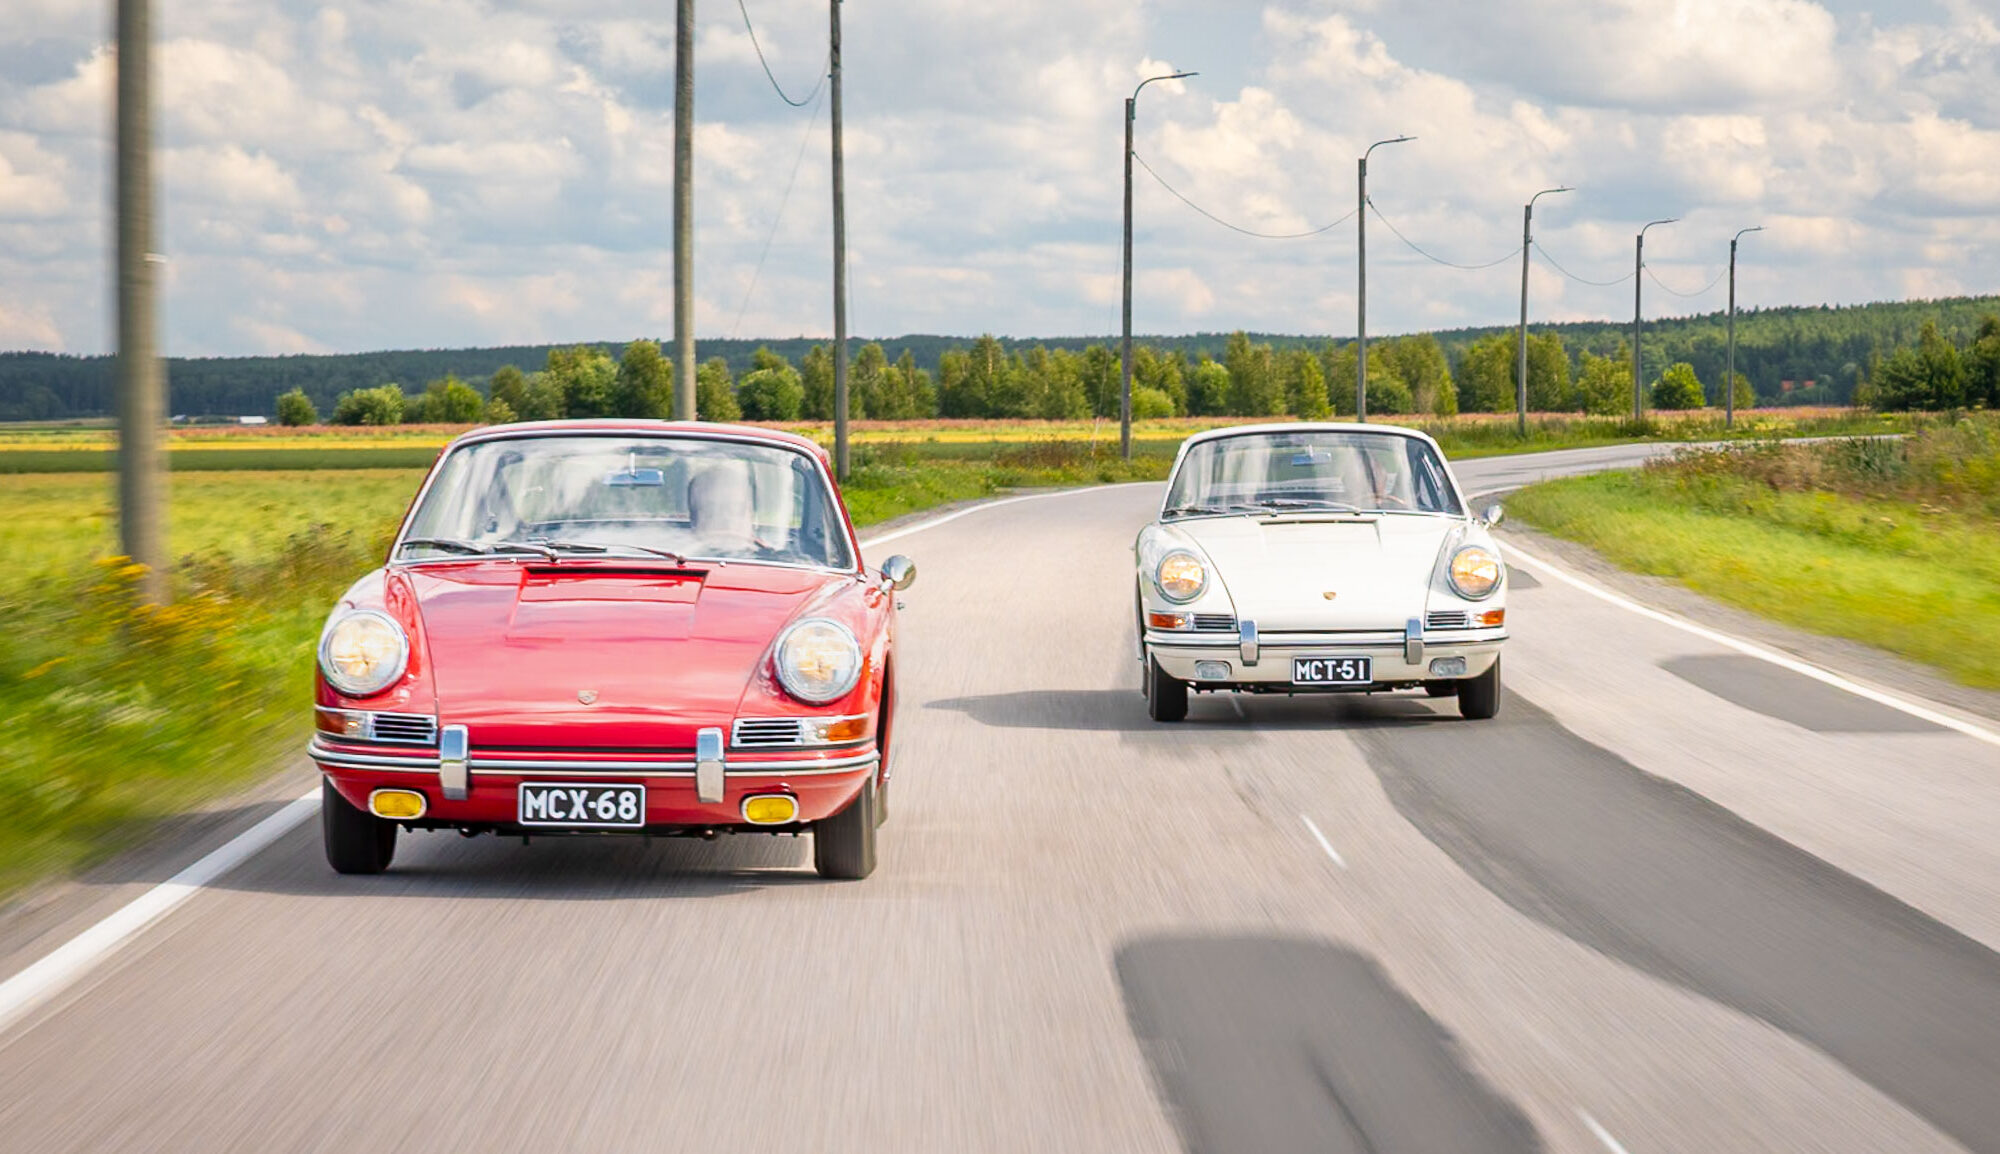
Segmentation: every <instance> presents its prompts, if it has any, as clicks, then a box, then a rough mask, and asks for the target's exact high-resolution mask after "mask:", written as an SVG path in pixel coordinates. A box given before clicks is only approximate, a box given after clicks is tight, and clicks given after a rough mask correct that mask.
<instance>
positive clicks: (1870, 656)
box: [1499, 521, 2000, 721]
mask: <svg viewBox="0 0 2000 1154" xmlns="http://www.w3.org/2000/svg"><path fill="white" fill-rule="evenodd" d="M1499 535H1500V540H1501V544H1502V546H1503V547H1504V546H1505V544H1506V543H1507V542H1509V541H1514V542H1518V543H1519V544H1520V545H1521V547H1522V548H1524V549H1528V550H1531V551H1533V552H1534V553H1536V554H1538V555H1540V556H1542V557H1546V558H1548V559H1549V560H1550V561H1553V562H1555V563H1556V564H1558V565H1561V566H1562V567H1563V568H1565V569H1567V570H1568V571H1569V572H1571V573H1573V574H1575V575H1577V576H1579V577H1585V578H1588V579H1590V580H1591V581H1594V582H1596V583H1598V584H1599V585H1602V586H1604V587H1605V588H1607V589H1610V590H1612V591H1613V592H1616V593H1620V594H1623V595H1624V596H1626V597H1629V598H1631V599H1632V600H1635V601H1638V602H1641V603H1643V604H1645V605H1647V606H1650V607H1652V608H1654V609H1659V610H1662V611H1664V612H1667V613H1672V614H1676V615H1678V616H1681V617H1685V618H1687V619H1689V620H1690V621H1694V622H1696V623H1698V624H1701V625H1705V626H1708V627H1709V628H1711V629H1717V630H1721V631H1722V632H1724V633H1728V634H1731V635H1733V636H1736V637H1739V638H1741V639H1743V640H1745V641H1754V642H1756V643H1757V644H1759V645H1763V646H1766V647H1767V648H1770V649H1775V650H1777V651H1779V652H1781V653H1785V654H1789V655H1790V656H1793V657H1796V658H1798V659H1799V660H1801V661H1805V662H1809V663H1811V664H1813V665H1817V666H1820V667H1822V668H1825V669H1828V670H1832V671H1834V672H1837V673H1840V674H1842V675H1843V676H1846V677H1848V678H1850V679H1851V680H1854V681H1858V682H1862V683H1865V684H1868V685H1870V686H1873V687H1875V688H1878V689H1883V690H1887V691H1889V692H1891V693H1897V694H1901V695H1903V696H1906V697H1913V698H1917V699H1920V700H1922V701H1929V702H1935V703H1937V704H1939V705H1945V706H1949V707H1951V708H1953V709H1956V710H1959V711H1962V712H1964V713H1966V714H1969V715H1972V716H1975V717H1981V718H1985V719H1986V720H1988V721H2000V693H1996V692H1994V691H1991V690H1985V689H1974V688H1972V687H1971V686H1967V685H1961V684H1959V683H1958V682H1956V681H1953V680H1951V679H1950V678H1949V677H1946V676H1945V675H1944V674H1942V673H1940V672H1938V671H1937V670H1935V669H1932V668H1930V667H1929V666H1926V665H1921V664H1918V663H1917V662H1914V661H1911V660H1909V659H1907V658H1904V657H1899V656H1897V655H1896V654H1893V653H1889V652H1886V651H1884V650H1881V649H1877V648H1875V647H1874V646H1872V645H1864V644H1862V643H1860V642H1858V641H1849V640H1847V639H1845V638H1840V637H1827V636H1823V635H1821V634H1817V633H1811V632H1808V631H1806V630H1803V629H1797V628H1794V627H1792V626H1790V625H1784V624H1780V623H1779V622H1776V621H1772V620H1770V619H1769V618H1767V617H1761V616H1759V615H1757V614H1755V613H1751V612H1749V611H1748V610H1744V609H1738V608H1736V607H1735V606H1733V605H1726V604H1724V603H1722V602H1720V601H1717V600H1715V599H1714V598H1712V597H1708V596H1706V595H1704V594H1701V593H1697V592H1695V591H1694V590H1692V589H1689V588H1688V587H1687V586H1685V585H1682V584H1681V583H1679V582H1677V581H1674V580H1671V579H1669V578H1665V577H1649V576H1646V575H1644V574H1639V573H1633V572H1630V571H1629V570H1626V569H1621V568H1619V567H1618V566H1617V565H1614V564H1612V563H1611V562H1610V561H1607V560H1605V559H1604V558H1603V557H1602V556H1601V555H1599V554H1598V553H1597V552H1596V551H1595V550H1593V549H1591V548H1589V547H1588V546H1585V545H1579V544H1577V543H1576V542H1574V541H1568V540H1564V539H1563V538H1560V537H1553V536H1550V535H1549V534H1547V533H1543V532H1540V531H1538V530H1535V529H1532V528H1530V527H1528V526H1526V525H1522V524H1520V523H1519V522H1516V521H1509V522H1507V523H1506V524H1504V525H1503V526H1501V527H1500V529H1499ZM1529 568H1530V569H1532V566H1530V567H1529Z"/></svg>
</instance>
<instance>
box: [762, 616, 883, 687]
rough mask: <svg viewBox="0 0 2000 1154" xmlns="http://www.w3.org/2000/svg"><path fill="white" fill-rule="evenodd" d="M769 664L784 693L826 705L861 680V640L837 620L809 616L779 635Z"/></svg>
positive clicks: (794, 623)
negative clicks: (772, 667) (774, 669)
mask: <svg viewBox="0 0 2000 1154" xmlns="http://www.w3.org/2000/svg"><path fill="white" fill-rule="evenodd" d="M808 647H810V648H808ZM771 664H772V665H773V666H774V667H776V670H777V674H778V684H779V685H781V686H783V687H784V690H785V692H786V693H789V694H791V695H792V696H793V697H795V698H797V699H799V700H800V701H803V702H805V703H806V704H807V705H826V704H828V703H829V702H834V701H838V700H840V699H841V698H843V697H845V696H847V695H848V694H849V693H852V692H853V691H854V687H855V686H856V685H857V684H859V683H860V681H861V670H862V665H863V661H862V654H861V643H860V642H858V641H856V640H855V639H854V632H853V630H851V629H849V628H848V627H847V626H845V625H842V624H841V623H840V622H838V621H835V620H833V619H831V618H828V617H808V618H806V619H804V620H803V621H795V622H793V623H792V624H791V625H790V626H788V627H787V628H786V629H785V631H784V632H783V633H781V634H779V635H778V644H777V645H776V646H775V652H774V653H773V657H772V662H771Z"/></svg>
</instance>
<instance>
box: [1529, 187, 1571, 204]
mask: <svg viewBox="0 0 2000 1154" xmlns="http://www.w3.org/2000/svg"><path fill="white" fill-rule="evenodd" d="M1575 191H1576V190H1575V189H1573V188H1571V187H1570V186H1569V185H1567V184H1565V185H1563V186H1561V187H1559V188H1545V189H1543V190H1542V191H1540V192H1538V193H1536V194H1535V195H1533V196H1531V197H1529V198H1528V207H1529V208H1533V207H1535V202H1536V201H1538V200H1540V199H1542V198H1543V197H1545V196H1549V195H1551V194H1553V193H1558V192H1575Z"/></svg>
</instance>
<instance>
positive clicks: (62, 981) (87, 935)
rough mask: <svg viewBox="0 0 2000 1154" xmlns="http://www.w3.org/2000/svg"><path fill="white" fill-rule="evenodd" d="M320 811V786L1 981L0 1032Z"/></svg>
mask: <svg viewBox="0 0 2000 1154" xmlns="http://www.w3.org/2000/svg"><path fill="white" fill-rule="evenodd" d="M318 808H319V787H318V786H314V787H313V791H312V792H311V793H308V794H306V795H304V796H302V797H300V798H298V799H297V800H295V801H293V802H292V803H290V804H289V805H287V806H285V807H284V808H283V809H281V810H279V811H278V812H276V813H274V814H272V815H271V816H269V817H267V818H265V819H264V820H263V821H260V822H258V823H257V824H256V825H253V826H251V827H250V828H249V829H247V830H244V831H243V832H242V833H240V834H238V835H236V836H235V837H234V838H231V839H230V840H229V841H228V842H226V843H225V844H223V845H222V846H221V847H220V848H218V849H216V850H213V851H211V852H210V853H209V854H208V856H206V857H204V858H202V859H201V860H200V861H197V862H195V863H194V864H193V865H191V866H189V867H187V868H186V869H184V870H182V871H181V872H179V873H177V874H175V875H174V876H173V877H171V878H168V879H167V880H166V881H163V882H161V883H160V884H159V885H156V886H154V887H153V888H152V889H150V890H147V891H146V892H145V893H143V894H141V895H139V896H138V897H137V898H134V899H133V900H132V901H130V902H127V903H126V904H125V905H124V906H122V907H120V908H119V909H118V911H117V912H115V913H113V914H111V915H110V916H108V917H106V918H105V919H104V920H102V921H100V922H98V923H97V924H96V925H94V926H92V927H90V928H89V929H87V930H85V931H83V932H82V933H80V934H78V935H77V936H75V937H73V938H71V939H70V940H69V941H67V942H64V943H63V944H62V945H60V946H58V947H56V949H55V950H54V951H53V952H52V953H50V954H48V955H47V956H45V957H43V958H42V959H41V960H39V961H37V962H35V964H33V965H31V966H29V967H28V968H27V969H25V970H22V971H21V972H20V973H18V974H15V975H14V976H13V977H11V978H8V979H7V980H6V981H4V982H0V1031H4V1030H6V1029H7V1027H9V1026H11V1025H13V1024H14V1023H15V1022H18V1021H19V1020H20V1019H21V1018H22V1016H24V1015H26V1014H27V1013H29V1012H30V1011H32V1010H33V1009H35V1007H37V1006H39V1005H41V1004H42V1003H43V1002H46V1001H48V1000H49V999H50V998H52V997H55V996H56V995H57V994H59V993H61V992H62V991H63V990H65V989H67V988H68V987H69V986H70V985H71V984H72V983H74V982H75V981H76V980H77V979H78V978H81V977H82V976H83V975H84V974H86V973H88V972H89V971H90V970H91V969H92V968H94V967H95V966H96V965H97V964H98V963H99V962H102V961H103V960H104V959H105V958H106V957H109V956H110V955H111V953H112V952H113V951H115V950H117V949H118V947H120V946H122V945H124V944H125V943H126V942H128V941H130V940H131V939H132V938H133V937H134V936H135V935H137V934H138V933H139V932H140V931H141V930H143V929H145V928H146V927H147V926H149V925H151V924H153V923H154V922H156V921H158V920H159V919H160V918H162V917H165V916H166V915H167V913H168V912H169V911H171V910H172V909H173V908H174V907H175V906H178V905H180V904H181V903H182V902H184V901H186V900H188V899H189V898H191V897H193V896H194V895H195V893H196V892H197V891H199V890H200V889H201V888H202V887H203V886H206V885H208V884H209V883H210V882H212V881H214V880H215V879H216V878H219V877H221V876H222V875H223V874H226V873H228V872H229V871H230V870H232V869H235V868H236V867H237V866H239V865H241V864H243V863H244V862H245V861H248V860H249V859H250V858H251V857H253V856H255V855H256V854H257V853H258V852H259V851H261V850H262V849H264V847H266V846H268V845H270V844H271V843H272V842H274V841H277V840H278V839H279V838H281V837H283V836H284V835H285V834H287V833H289V832H291V829H292V827H293V826H296V825H298V824H299V823H300V822H302V821H304V820H305V819H306V818H308V817H310V816H312V814H313V811H315V810H317V809H318Z"/></svg>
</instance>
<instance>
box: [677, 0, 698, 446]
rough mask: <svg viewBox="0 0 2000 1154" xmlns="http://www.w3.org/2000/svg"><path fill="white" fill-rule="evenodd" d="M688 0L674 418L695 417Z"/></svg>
mask: <svg viewBox="0 0 2000 1154" xmlns="http://www.w3.org/2000/svg"><path fill="white" fill-rule="evenodd" d="M694 372H695V370H694V0H680V3H679V14H678V20H677V22H676V27H675V30H674V419H675V420H677V421H692V420H694V419H695V405H694V397H695V388H694V386H695V379H694Z"/></svg>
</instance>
